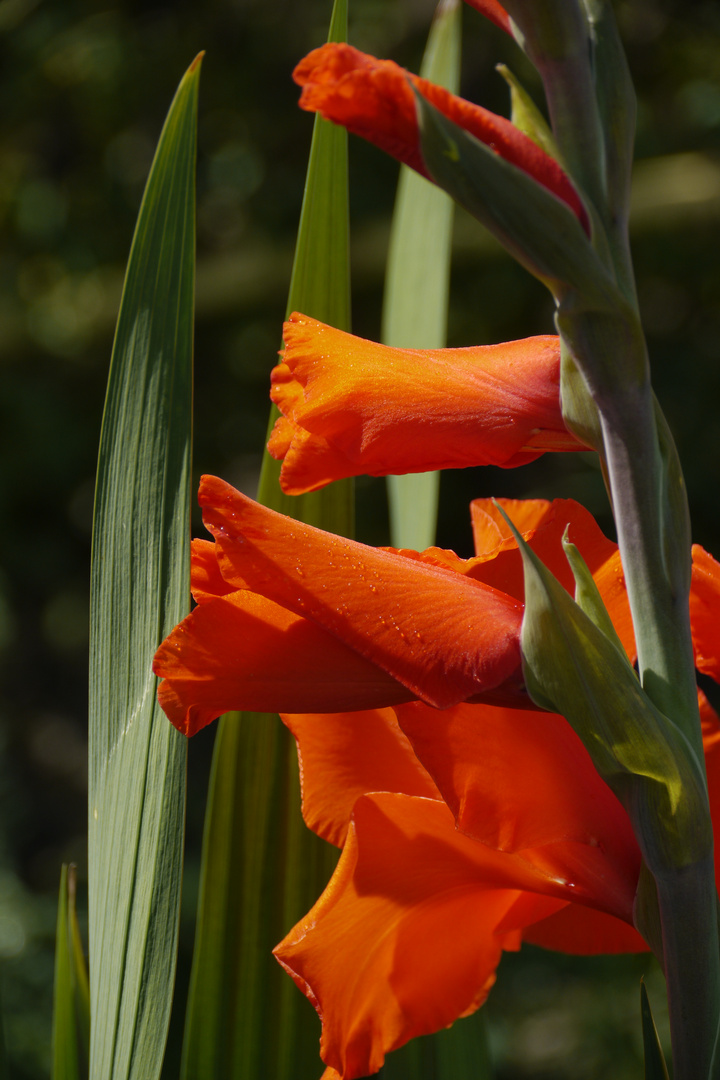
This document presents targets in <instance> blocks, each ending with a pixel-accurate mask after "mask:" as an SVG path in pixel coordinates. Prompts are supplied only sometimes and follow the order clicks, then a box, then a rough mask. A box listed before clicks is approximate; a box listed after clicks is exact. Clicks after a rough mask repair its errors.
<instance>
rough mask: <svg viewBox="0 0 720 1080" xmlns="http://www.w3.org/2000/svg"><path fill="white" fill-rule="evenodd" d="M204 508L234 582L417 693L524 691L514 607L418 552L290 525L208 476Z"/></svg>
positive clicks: (461, 695) (432, 699) (451, 699)
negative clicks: (411, 554) (508, 688)
mask: <svg viewBox="0 0 720 1080" xmlns="http://www.w3.org/2000/svg"><path fill="white" fill-rule="evenodd" d="M199 501H200V505H201V506H202V508H203V518H204V521H205V525H206V527H207V528H208V529H209V530H210V532H211V533H212V534H213V535H214V536H215V540H216V543H217V547H218V564H219V566H220V570H221V573H222V576H223V578H224V579H225V580H226V581H227V582H229V583H231V584H233V585H234V587H235V588H236V589H250V590H252V592H254V593H257V594H259V595H261V596H263V597H266V598H267V599H268V600H272V601H273V602H274V603H276V604H279V605H280V606H281V607H283V608H285V609H287V610H288V611H291V612H293V613H295V614H296V615H300V616H302V617H303V618H306V619H309V620H310V621H311V622H313V623H315V624H316V625H317V626H319V627H321V628H322V629H323V630H325V631H327V632H329V633H330V634H332V635H333V636H334V637H336V638H338V640H339V641H341V642H342V643H343V644H344V645H346V646H349V648H350V649H352V650H353V651H355V652H357V653H358V654H359V655H360V656H363V657H365V659H367V660H369V661H371V662H372V663H373V664H375V665H376V666H377V667H379V668H380V669H381V670H382V671H384V672H386V673H387V674H388V675H390V676H392V678H393V679H396V680H397V681H398V682H400V683H402V684H403V686H405V687H407V689H408V690H409V691H410V692H411V696H413V697H420V698H422V700H423V701H426V702H428V704H431V705H435V706H436V707H438V708H444V707H446V706H447V705H454V704H456V703H457V702H458V701H464V700H466V699H467V698H470V697H474V696H475V695H478V694H483V693H485V692H486V691H495V690H496V689H499V690H501V689H502V687H503V684H505V683H508V682H509V683H510V684H511V687H512V688H514V687H517V686H518V685H519V682H520V648H519V630H520V622H521V618H522V605H521V604H519V603H518V601H517V600H514V599H512V598H511V597H509V596H506V595H505V594H504V593H501V592H498V591H497V590H496V589H492V588H490V587H488V586H486V585H484V584H482V583H481V582H478V581H474V580H472V579H471V578H469V577H467V576H466V575H464V574H462V573H456V572H453V571H452V570H450V569H446V568H445V567H444V566H442V567H441V566H437V565H434V564H433V563H432V562H431V561H426V560H424V559H423V557H422V556H415V557H413V558H405V557H404V556H403V555H402V554H401V553H398V552H393V551H387V550H378V549H375V548H369V547H366V546H365V545H364V544H358V543H355V542H354V541H351V540H346V539H344V538H343V537H339V536H333V535H331V534H329V533H325V532H323V531H322V530H320V529H314V528H312V527H311V526H309V525H304V524H302V523H301V522H297V521H292V520H290V519H288V518H285V517H283V516H282V515H281V514H276V513H274V512H273V511H272V510H268V509H266V508H265V507H263V506H260V505H259V503H255V502H253V501H252V499H248V498H246V497H245V496H244V495H241V494H240V492H238V491H235V490H234V488H232V487H230V485H229V484H226V483H224V481H222V480H219V479H217V478H216V477H203V478H202V480H201V484H200V494H199ZM508 700H509V699H508ZM375 704H377V705H379V704H382V703H381V702H376V703H375ZM385 704H389V702H387V703H385ZM350 707H353V706H350ZM356 707H363V706H356ZM365 707H367V706H365ZM337 708H338V706H335V708H333V709H331V710H330V711H336V709H337ZM282 711H283V712H308V711H312V712H317V711H319V710H318V709H314V708H313V709H309V708H307V707H303V708H293V707H292V706H288V705H286V706H284V707H283V709H282Z"/></svg>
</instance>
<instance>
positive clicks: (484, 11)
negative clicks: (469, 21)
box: [467, 0, 512, 34]
mask: <svg viewBox="0 0 720 1080" xmlns="http://www.w3.org/2000/svg"><path fill="white" fill-rule="evenodd" d="M467 3H468V4H469V5H470V7H474V8H475V9H476V11H479V12H480V14H481V15H484V16H485V17H486V18H488V19H490V21H491V22H494V23H495V25H496V26H499V27H500V29H501V30H504V31H505V32H506V33H508V34H512V28H511V26H510V16H509V15H508V13H507V11H506V10H505V8H504V7H503V6H502V5H501V4H499V3H498V0H467Z"/></svg>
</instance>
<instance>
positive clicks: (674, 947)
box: [656, 854, 720, 1080]
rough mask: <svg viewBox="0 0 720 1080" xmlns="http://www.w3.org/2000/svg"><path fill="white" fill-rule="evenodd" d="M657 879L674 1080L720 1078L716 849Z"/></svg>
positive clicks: (714, 1079) (719, 973) (719, 976)
mask: <svg viewBox="0 0 720 1080" xmlns="http://www.w3.org/2000/svg"><path fill="white" fill-rule="evenodd" d="M656 882H657V890H658V901H659V906H660V917H661V920H662V927H663V945H664V950H665V975H666V978H667V989H668V1005H669V1010H670V1031H671V1036H672V1045H673V1065H674V1069H673V1076H674V1080H700V1078H702V1077H709V1078H710V1080H717V1078H718V1077H719V1076H720V1062H716V1061H713V1050H714V1043H715V1037H716V1032H717V1028H718V1018H719V1016H720V1011H719V1008H718V1003H719V1002H720V970H719V967H718V963H717V956H718V927H717V900H716V889H715V871H714V868H713V859H712V854H711V855H710V856H709V857H708V858H707V859H705V860H703V861H702V862H699V863H693V864H691V865H690V866H686V867H683V868H682V869H681V870H677V871H675V872H674V873H670V874H658V875H656ZM678 913H680V915H679V917H678ZM713 958H714V959H715V962H714V963H713Z"/></svg>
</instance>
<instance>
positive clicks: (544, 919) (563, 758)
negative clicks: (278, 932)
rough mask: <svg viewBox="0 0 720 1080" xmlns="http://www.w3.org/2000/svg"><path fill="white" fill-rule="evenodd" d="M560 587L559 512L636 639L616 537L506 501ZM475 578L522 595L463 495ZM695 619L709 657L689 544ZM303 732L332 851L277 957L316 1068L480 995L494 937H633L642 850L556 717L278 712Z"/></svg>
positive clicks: (510, 555)
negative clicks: (308, 906)
mask: <svg viewBox="0 0 720 1080" xmlns="http://www.w3.org/2000/svg"><path fill="white" fill-rule="evenodd" d="M504 506H505V509H506V510H507V511H508V513H509V515H510V516H511V517H513V518H514V520H515V521H516V522H517V524H518V526H519V527H520V528H521V530H522V532H523V533H524V534H525V536H526V539H528V541H529V543H530V545H531V546H532V547H533V548H534V549H535V550H536V551H538V553H540V554H541V557H543V559H544V560H545V561H547V562H548V563H549V564H550V565H551V567H552V569H553V571H554V572H555V573H556V574H557V575H558V576H559V577H561V578H562V580H563V584H565V585H566V587H570V586H571V584H572V581H571V575H570V574H569V571H568V569H567V564H566V563H565V560H564V557H563V556H562V554H561V547H560V538H561V535H562V532H563V530H564V528H565V524H566V523H568V522H569V523H570V536H571V539H572V541H573V542H574V543H575V544H576V545H577V546H578V548H579V549H580V551H581V553H582V554H583V556H584V557H585V560H586V562H587V563H588V566H589V567H590V569H591V571H592V573H593V576H594V578H595V581H596V583H597V585H598V587H599V589H600V591H601V593H602V595H603V597H604V600H605V602H606V605H607V607H608V610H609V612H610V614H611V616H612V618H613V621H614V623H615V627H616V630H617V632H618V634H619V636H620V638H621V640H622V641H623V644H624V645H625V647H626V649H627V650H628V653H629V655H631V656H633V655H634V640H633V636H632V628H631V624H630V619H629V612H628V605H627V597H626V595H625V590H624V583H623V580H622V570H621V566H620V563H619V559H618V556H617V547H616V545H615V544H613V543H611V542H610V541H608V540H607V539H606V538H605V537H604V536H603V535H602V533H601V532H600V530H599V529H598V528H597V526H596V525H595V523H594V522H593V520H592V518H591V517H590V515H589V514H587V512H586V511H584V510H582V508H581V507H579V506H578V505H577V504H575V503H572V502H570V501H568V502H562V501H558V502H556V503H553V504H549V503H545V502H542V501H530V502H525V503H517V502H511V501H507V502H505V503H504ZM473 519H474V526H475V528H474V532H475V539H476V547H477V550H478V559H480V560H482V565H483V570H482V571H480V572H479V576H480V577H481V578H482V579H484V580H486V581H491V580H492V581H493V582H495V583H496V584H497V583H500V582H502V585H503V587H504V588H507V590H508V591H509V592H510V593H511V594H513V593H515V592H517V591H518V590H519V591H520V595H522V568H521V565H520V558H519V553H518V551H517V547H516V546H515V541H514V540H513V538H512V536H511V535H510V533H509V530H508V529H507V526H506V524H505V522H504V521H503V519H502V518H501V517H500V515H499V514H498V513H497V510H496V508H495V507H494V506H493V505H492V504H491V503H489V502H487V501H485V500H480V501H478V502H477V503H475V504H473ZM694 554H695V569H694V594H695V600H694V611H693V632H694V639H695V646H696V650H697V653H698V656H702V657H703V658H704V661H703V662H704V664H705V665H706V669H707V670H709V669H710V668H711V667H712V665H713V663H714V664H715V670H717V661H716V660H714V659H711V658H716V657H718V655H719V653H718V646H719V645H720V642H719V641H718V632H717V629H716V627H715V626H714V625H711V624H710V621H709V620H708V619H706V611H707V610H708V609H709V604H710V601H711V599H712V598H713V597H714V598H715V600H716V601H717V598H718V593H719V591H720V566H718V564H717V563H716V562H715V561H714V560H712V559H711V558H710V556H708V555H707V554H706V553H705V552H702V550H701V549H696V550H695V552H694ZM699 697H700V705H701V713H702V717H703V735H704V741H705V749H706V756H707V762H708V776H709V785H710V800H711V805H712V806H713V809H714V808H715V807H718V808H720V754H718V752H717V751H718V746H720V723H719V722H718V718H717V715H716V714H715V713H714V710H713V709H712V708H711V706H710V705H709V703H708V702H707V700H706V699H705V698H704V696H703V695H702V694H700V695H699ZM283 720H284V721H285V723H286V724H287V725H288V727H290V729H291V730H292V732H293V734H294V735H295V738H296V740H297V744H298V754H299V757H300V763H301V776H302V787H303V814H304V816H305V820H306V822H307V824H308V825H309V826H310V827H311V828H312V829H314V831H315V832H317V833H318V834H319V835H320V836H322V837H324V838H325V839H327V840H329V841H330V842H332V843H334V844H337V845H339V846H340V845H342V846H343V852H342V856H341V858H340V862H339V863H338V867H337V870H336V872H335V874H334V875H333V878H332V880H331V882H330V884H329V886H328V888H327V890H326V891H325V893H324V894H323V896H322V897H321V898H320V900H319V901H318V903H317V904H316V905H315V907H314V908H313V909H312V910H311V911H310V913H309V914H308V915H307V916H306V918H305V919H303V920H302V921H301V922H300V923H299V924H298V925H297V926H296V927H295V928H294V929H293V930H292V931H291V932H290V933H289V934H288V935H287V937H286V938H285V939H284V941H282V942H281V943H280V945H279V946H278V947H277V948H276V950H275V953H276V955H277V957H278V959H279V960H280V962H281V964H282V965H283V967H285V968H286V970H287V971H288V972H289V974H290V975H291V976H292V978H293V979H294V980H295V982H296V983H297V984H298V986H299V987H300V988H301V989H302V990H303V992H304V993H305V994H306V995H307V996H308V998H309V999H310V1000H311V1001H312V1003H313V1004H314V1005H315V1007H316V1008H317V1009H318V1011H319V1012H320V1014H321V1017H322V1021H323V1034H322V1040H321V1056H322V1058H323V1060H324V1061H325V1062H326V1064H327V1066H328V1069H327V1072H326V1074H325V1075H326V1078H327V1080H330V1078H332V1080H354V1078H357V1077H361V1076H366V1075H368V1074H370V1073H373V1072H376V1071H377V1070H378V1069H379V1068H380V1067H381V1066H382V1064H383V1061H384V1058H385V1055H386V1054H387V1053H388V1052H390V1051H391V1050H394V1049H396V1048H397V1047H399V1046H401V1045H402V1044H403V1043H405V1042H407V1041H408V1040H409V1039H411V1038H413V1037H415V1036H417V1035H421V1034H426V1033H429V1032H431V1031H436V1030H439V1029H440V1028H442V1027H445V1026H447V1025H449V1024H451V1023H452V1022H453V1021H454V1020H455V1019H457V1018H459V1017H461V1016H465V1015H467V1014H468V1013H470V1012H472V1011H474V1010H475V1009H477V1008H478V1007H479V1006H480V1005H481V1004H482V1002H483V1001H484V1000H485V998H486V996H487V994H488V992H489V990H490V988H491V986H492V983H493V982H494V978H495V969H496V967H497V964H498V962H499V960H500V957H501V954H502V951H503V950H507V949H517V948H519V947H520V944H521V942H522V941H527V942H532V943H534V944H537V945H542V946H544V947H546V948H552V949H558V950H561V951H564V952H570V953H579V954H592V953H612V952H632V951H638V950H642V949H646V948H647V946H646V944H645V943H644V941H643V940H642V938H641V937H640V935H639V934H638V933H637V932H636V930H635V929H634V928H633V925H632V921H633V920H632V908H633V902H634V897H635V892H636V888H637V881H638V872H639V867H640V852H639V849H638V847H637V843H636V840H635V838H634V836H633V832H632V828H631V825H630V822H629V819H628V817H627V814H626V812H625V810H624V809H623V807H622V806H621V805H620V803H619V802H618V800H617V799H616V797H615V795H614V794H613V793H612V792H611V791H610V789H609V788H608V787H607V786H606V785H605V784H604V782H603V781H602V780H601V779H600V777H599V775H598V774H597V772H596V771H595V769H594V767H593V764H592V762H591V759H590V756H589V754H588V753H587V751H586V749H585V748H584V746H583V745H582V743H581V741H580V740H579V738H578V737H577V736H576V735H575V733H574V732H573V731H572V729H571V728H570V726H569V724H568V723H567V722H566V721H565V720H564V718H563V717H561V716H557V715H554V714H552V713H542V714H537V713H535V714H532V713H529V712H527V711H518V710H515V709H509V708H497V707H492V706H488V705H485V704H468V703H463V704H458V705H456V706H453V707H451V708H449V709H446V710H443V711H438V710H435V709H431V708H428V706H427V705H425V704H423V703H421V702H413V703H409V704H404V705H399V706H396V707H395V708H392V709H385V710H373V711H367V712H363V713H349V714H339V715H312V714H311V715H299V716H297V715H296V716H284V717H283Z"/></svg>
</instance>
